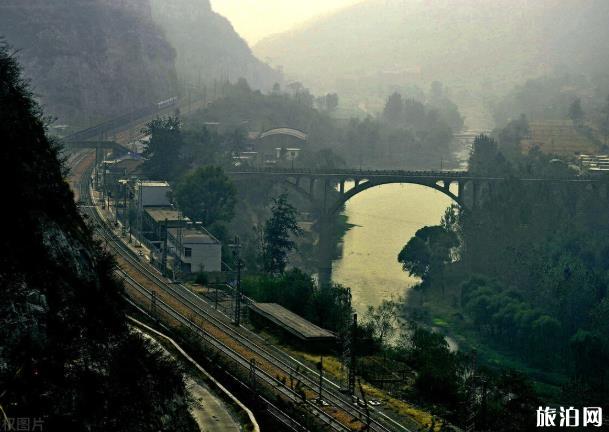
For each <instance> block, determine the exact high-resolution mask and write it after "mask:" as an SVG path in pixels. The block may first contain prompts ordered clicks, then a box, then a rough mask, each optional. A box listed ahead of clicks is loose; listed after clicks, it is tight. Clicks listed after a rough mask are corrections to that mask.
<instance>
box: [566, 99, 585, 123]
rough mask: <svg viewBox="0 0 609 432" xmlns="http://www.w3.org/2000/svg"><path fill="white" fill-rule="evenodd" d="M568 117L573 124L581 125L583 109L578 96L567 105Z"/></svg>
mask: <svg viewBox="0 0 609 432" xmlns="http://www.w3.org/2000/svg"><path fill="white" fill-rule="evenodd" d="M569 118H570V119H571V121H572V122H573V124H574V125H575V126H578V127H579V126H581V125H582V122H583V120H584V110H583V109H582V101H581V99H580V98H577V99H575V100H574V101H573V102H572V103H571V105H570V106H569Z"/></svg>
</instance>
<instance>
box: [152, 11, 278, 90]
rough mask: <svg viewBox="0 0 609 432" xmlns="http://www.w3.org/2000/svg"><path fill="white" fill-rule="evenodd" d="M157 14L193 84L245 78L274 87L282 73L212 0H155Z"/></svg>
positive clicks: (263, 86) (185, 76)
mask: <svg viewBox="0 0 609 432" xmlns="http://www.w3.org/2000/svg"><path fill="white" fill-rule="evenodd" d="M152 7H153V8H152V11H153V17H154V19H155V21H156V22H158V23H159V24H160V25H161V26H162V27H163V29H164V30H165V32H166V34H167V38H168V39H169V41H170V42H171V43H172V45H173V46H174V47H175V49H176V51H177V53H178V57H177V61H176V66H177V69H178V73H179V75H180V77H182V78H183V80H184V81H186V82H187V83H189V84H191V85H199V84H205V83H211V82H213V81H214V80H220V81H226V80H229V81H232V82H234V81H237V80H238V79H239V78H245V79H246V80H247V81H248V83H249V84H250V86H251V87H252V88H254V89H263V90H270V89H271V87H272V86H273V84H274V83H276V82H281V81H282V74H281V73H280V72H278V71H277V70H275V69H272V68H271V67H270V66H268V65H267V64H265V63H262V62H261V61H260V60H258V59H257V58H256V57H254V55H253V54H252V51H251V50H250V48H249V46H248V45H247V43H246V42H245V41H244V40H243V39H242V38H241V37H240V36H239V35H238V34H237V33H236V32H235V30H234V28H233V26H232V25H231V23H230V22H229V21H228V20H227V19H226V18H224V17H223V16H221V15H218V14H217V13H215V12H214V11H213V10H212V8H211V5H210V3H209V0H172V1H167V0H152Z"/></svg>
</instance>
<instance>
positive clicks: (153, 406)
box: [0, 47, 196, 432]
mask: <svg viewBox="0 0 609 432" xmlns="http://www.w3.org/2000/svg"><path fill="white" fill-rule="evenodd" d="M0 140H1V141H2V146H1V147H0V155H1V159H2V161H3V163H4V170H3V172H2V174H3V176H2V179H3V180H4V184H5V185H9V184H10V187H7V188H6V190H5V196H4V199H5V200H6V201H5V202H6V203H9V207H11V208H13V210H15V211H10V212H6V214H5V215H4V220H5V224H6V225H5V226H6V227H10V228H8V229H6V230H5V232H4V233H3V235H2V236H1V240H0V248H1V249H2V251H3V253H2V254H1V255H0V294H1V295H0V341H2V343H1V344H0V389H2V390H1V391H0V412H1V413H2V419H3V422H2V424H3V425H4V424H5V422H4V421H5V420H6V419H9V420H8V421H10V419H12V421H13V422H15V419H19V420H21V419H26V421H27V422H28V424H29V425H30V426H29V427H30V428H31V427H35V429H28V430H39V429H36V428H40V427H42V430H49V431H58V430H65V431H99V432H102V431H110V430H112V431H155V432H156V431H176V430H180V431H190V430H196V426H195V423H194V421H193V420H192V418H191V417H190V414H189V413H188V411H187V408H188V407H187V398H186V394H185V390H184V383H183V378H182V375H181V373H180V371H179V370H177V369H176V367H175V365H174V364H171V363H169V361H168V360H166V358H165V357H163V356H161V354H160V353H159V352H158V351H154V350H153V349H150V348H149V347H148V346H147V344H146V343H145V342H144V340H143V339H141V338H140V337H139V336H136V335H134V334H132V333H130V332H129V330H128V328H127V324H126V319H125V316H124V311H123V301H122V299H121V290H122V288H121V286H120V285H119V283H118V282H117V281H116V280H115V279H114V276H113V273H114V263H113V260H112V258H111V257H110V256H109V255H107V254H106V253H105V252H104V251H103V250H102V249H101V247H100V246H99V245H98V244H97V243H96V242H95V241H94V240H93V238H92V233H91V231H90V229H89V228H88V227H87V226H86V225H85V224H84V222H83V220H82V219H81V217H80V215H79V213H78V211H77V208H76V206H75V204H74V200H73V195H72V193H71V191H70V189H69V186H68V184H67V182H66V181H65V175H66V172H65V168H62V166H61V164H60V160H59V149H58V147H57V146H56V145H55V144H54V143H53V142H50V141H49V140H48V139H47V137H46V136H45V130H44V127H43V122H42V120H41V112H40V110H39V108H38V107H37V106H36V105H35V103H34V102H33V101H32V100H31V98H30V96H29V94H28V90H27V88H26V86H25V85H24V83H23V82H22V80H21V77H20V72H19V70H18V67H17V65H16V62H15V61H14V59H12V58H11V57H9V55H8V54H7V49H6V48H5V47H0ZM16 209H18V211H17V210H16ZM34 421H36V422H37V423H34ZM9 424H10V423H9ZM19 424H20V426H17V427H24V426H23V424H22V423H19ZM34 424H37V425H38V426H33V425H34Z"/></svg>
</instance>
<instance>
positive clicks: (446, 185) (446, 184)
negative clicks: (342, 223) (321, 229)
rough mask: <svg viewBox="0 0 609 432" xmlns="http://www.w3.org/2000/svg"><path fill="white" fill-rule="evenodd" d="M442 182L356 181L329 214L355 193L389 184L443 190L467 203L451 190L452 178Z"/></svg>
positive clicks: (459, 202) (461, 205) (339, 207)
mask: <svg viewBox="0 0 609 432" xmlns="http://www.w3.org/2000/svg"><path fill="white" fill-rule="evenodd" d="M442 183H443V185H442V186H440V185H439V184H438V183H429V182H418V181H412V180H409V181H405V180H386V181H378V180H374V181H373V180H365V181H364V182H356V185H355V186H354V187H353V188H351V189H349V190H348V191H345V192H342V193H341V195H340V199H339V200H338V201H337V202H336V203H334V204H333V205H332V206H331V207H330V208H329V209H328V214H329V215H332V214H335V213H338V212H339V211H341V209H342V208H343V206H344V205H345V204H346V203H347V201H349V200H350V199H351V198H353V197H354V196H355V195H358V194H360V193H362V192H364V191H366V190H368V189H371V188H373V187H376V186H382V185H388V184H414V185H418V186H425V187H428V188H431V189H434V190H437V191H439V192H442V193H443V194H444V195H446V196H448V197H449V198H450V199H451V200H453V201H454V202H455V204H457V205H458V206H459V207H461V208H464V207H465V204H464V202H463V199H462V198H461V197H459V196H458V195H456V194H455V193H453V192H452V191H451V190H450V186H451V184H452V183H454V182H453V181H450V180H443V181H442ZM459 189H461V184H460V183H459Z"/></svg>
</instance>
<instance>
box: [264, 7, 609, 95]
mask: <svg viewBox="0 0 609 432" xmlns="http://www.w3.org/2000/svg"><path fill="white" fill-rule="evenodd" d="M607 23H609V2H607V1H605V0H459V1H458V2H457V1H454V0H366V1H363V2H362V3H359V4H356V5H354V6H351V7H348V8H346V9H343V10H341V11H339V12H337V13H335V14H332V15H330V16H326V17H322V18H320V19H318V20H314V21H312V22H309V23H308V24H306V25H304V26H303V27H301V28H299V29H296V30H294V31H292V32H289V33H284V34H279V35H275V36H272V37H269V38H267V39H265V40H263V41H261V42H260V43H259V44H257V45H256V46H255V47H254V52H255V53H256V54H257V55H258V56H259V57H260V58H262V59H268V60H269V61H271V62H272V63H273V64H274V65H281V66H283V67H284V70H285V73H286V75H287V76H288V77H290V78H295V79H300V80H303V81H304V82H305V85H308V86H311V87H312V88H313V89H314V90H318V91H319V90H321V91H332V90H337V91H338V92H339V93H340V94H341V97H343V100H345V99H352V102H357V103H359V102H360V100H361V99H362V97H364V96H365V97H366V98H369V100H375V98H377V99H379V98H384V97H386V96H387V94H388V91H389V90H390V89H391V88H392V87H395V86H405V85H409V84H413V83H415V84H419V85H421V84H422V85H424V86H427V85H428V84H429V83H430V82H431V81H433V80H440V81H442V82H444V83H445V84H447V85H449V86H450V87H451V88H452V89H453V92H454V93H455V94H454V96H455V98H456V99H457V100H458V101H459V102H462V103H463V102H464V101H465V102H466V103H467V101H468V100H470V102H471V99H472V98H475V97H477V96H476V94H480V93H482V92H480V90H483V91H484V93H485V94H490V93H503V92H505V91H507V90H508V89H510V88H511V87H512V86H513V85H514V84H517V83H521V82H523V81H524V80H525V79H527V78H531V77H535V76H539V75H543V74H546V73H548V72H549V71H551V70H553V69H554V68H556V67H560V68H566V69H569V70H573V71H579V72H581V71H584V72H598V71H602V70H606V67H607V66H608V65H609V56H607V50H606V41H607V40H609V26H607ZM377 103H378V102H377Z"/></svg>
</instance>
